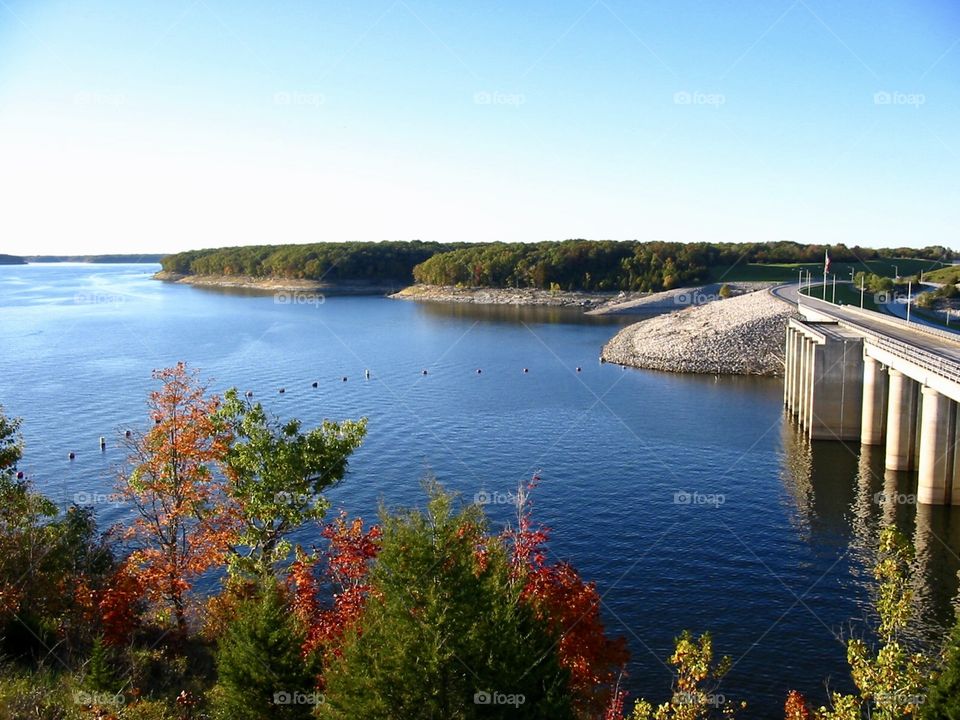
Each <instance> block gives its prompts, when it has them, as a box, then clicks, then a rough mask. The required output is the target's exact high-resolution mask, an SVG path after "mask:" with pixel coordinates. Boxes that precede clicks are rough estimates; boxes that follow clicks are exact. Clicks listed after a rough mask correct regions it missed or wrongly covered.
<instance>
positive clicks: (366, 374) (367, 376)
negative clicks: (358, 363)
mask: <svg viewBox="0 0 960 720" xmlns="http://www.w3.org/2000/svg"><path fill="white" fill-rule="evenodd" d="M363 376H364V377H365V378H366V379H367V380H369V379H370V371H369V370H364V371H363Z"/></svg>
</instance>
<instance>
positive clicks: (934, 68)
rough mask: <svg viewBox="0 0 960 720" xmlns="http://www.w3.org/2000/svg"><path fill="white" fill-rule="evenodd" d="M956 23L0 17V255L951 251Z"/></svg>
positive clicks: (12, 2)
mask: <svg viewBox="0 0 960 720" xmlns="http://www.w3.org/2000/svg"><path fill="white" fill-rule="evenodd" d="M958 161H960V5H958V4H957V3H955V2H947V1H946V0H942V1H941V2H933V1H928V0H903V1H901V2H890V1H889V0H871V1H869V2H867V1H865V0H844V2H835V1H833V0H832V1H827V0H763V1H762V2H761V1H754V0H709V1H708V0H703V1H701V2H692V1H690V0H663V1H659V2H626V1H625V0H576V1H573V0H569V1H568V0H550V1H549V2H547V1H544V2H506V1H504V0H501V1H499V2H495V1H490V2H487V1H484V0H481V1H478V2H469V3H467V2H455V1H453V0H445V1H443V2H441V1H439V0H431V1H426V0H378V1H376V2H364V1H362V0H357V1H353V0H351V2H318V1H317V0H312V1H310V2H275V3H251V2H239V1H238V0H223V1H221V0H155V1H153V2H129V1H124V2H120V1H113V2H106V1H100V2H97V1H96V0H92V1H90V2H65V1H64V2H54V1H44V0H23V1H21V0H0V252H12V253H66V252H71V253H74V252H76V253H79V252H84V253H86V252H141V251H158V252H159V251H175V250H181V249H187V248H196V247H209V246H219V245H227V244H248V243H261V242H262V243H279V242H308V241H317V240H382V239H394V240H403V239H413V238H420V239H423V240H446V241H454V240H467V241H491V240H509V241H533V240H546V239H563V238H568V237H585V238H595V239H601V238H612V239H632V238H636V239H640V240H655V239H659V240H677V241H697V240H707V241H740V240H744V241H764V240H781V239H786V240H796V241H799V242H827V243H836V242H846V243H848V244H854V243H858V244H863V245H873V246H877V245H911V246H918V245H927V244H945V245H950V246H960V242H958V228H960V172H958V166H960V162H958Z"/></svg>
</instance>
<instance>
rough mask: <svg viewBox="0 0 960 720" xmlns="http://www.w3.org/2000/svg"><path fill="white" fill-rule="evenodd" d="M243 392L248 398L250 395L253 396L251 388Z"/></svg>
mask: <svg viewBox="0 0 960 720" xmlns="http://www.w3.org/2000/svg"><path fill="white" fill-rule="evenodd" d="M244 394H245V395H246V396H247V397H248V398H251V397H253V390H247V392H246V393H244Z"/></svg>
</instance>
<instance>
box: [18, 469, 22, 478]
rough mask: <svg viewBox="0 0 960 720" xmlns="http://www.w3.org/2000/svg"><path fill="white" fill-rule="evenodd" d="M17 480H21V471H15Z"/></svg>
mask: <svg viewBox="0 0 960 720" xmlns="http://www.w3.org/2000/svg"><path fill="white" fill-rule="evenodd" d="M17 480H23V470H18V471H17Z"/></svg>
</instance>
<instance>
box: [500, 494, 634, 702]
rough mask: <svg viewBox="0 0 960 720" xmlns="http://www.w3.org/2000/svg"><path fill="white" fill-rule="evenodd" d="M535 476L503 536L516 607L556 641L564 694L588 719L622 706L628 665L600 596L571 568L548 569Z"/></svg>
mask: <svg viewBox="0 0 960 720" xmlns="http://www.w3.org/2000/svg"><path fill="white" fill-rule="evenodd" d="M539 480H540V478H539V477H538V476H536V475H534V477H533V478H532V480H531V481H530V482H529V483H528V484H527V485H526V486H521V487H520V488H519V491H518V493H517V528H516V529H514V530H508V531H507V533H506V534H505V537H506V540H507V541H508V542H509V543H510V544H511V545H512V556H513V558H512V560H513V562H512V568H513V574H514V578H515V580H516V581H517V582H521V583H523V587H522V590H521V594H520V599H521V601H522V602H526V603H528V604H529V605H530V607H531V608H532V609H533V611H534V614H535V616H536V617H537V618H538V619H539V620H540V621H542V622H544V623H545V624H546V625H547V626H548V627H549V628H550V630H551V631H552V632H553V633H554V634H555V636H556V637H558V638H559V640H558V651H559V656H560V664H561V665H562V666H563V667H565V668H567V670H569V672H570V692H571V694H572V695H573V698H574V702H575V704H576V706H577V710H578V711H579V713H580V714H582V715H587V716H590V717H593V716H595V715H597V714H600V713H603V712H604V711H605V710H607V709H608V708H610V707H611V705H616V704H618V703H619V704H622V701H623V698H622V695H621V693H620V692H619V689H618V682H619V678H620V676H621V675H622V674H623V668H624V666H625V664H626V662H627V659H628V652H627V646H626V640H625V639H624V638H623V637H616V638H611V637H608V636H607V634H606V632H605V630H604V626H603V621H602V619H601V617H600V594H599V593H598V592H597V588H596V585H595V584H594V583H592V582H590V583H587V582H584V580H583V578H581V577H580V574H579V573H578V572H577V571H576V569H574V567H573V566H572V565H570V564H569V563H565V562H556V563H552V564H550V563H548V562H547V559H546V551H545V544H546V542H547V540H548V539H549V529H548V528H547V527H545V526H543V525H539V524H536V523H534V522H533V519H532V506H531V502H530V492H531V491H532V490H533V489H534V488H535V487H536V485H537V483H538V482H539Z"/></svg>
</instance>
